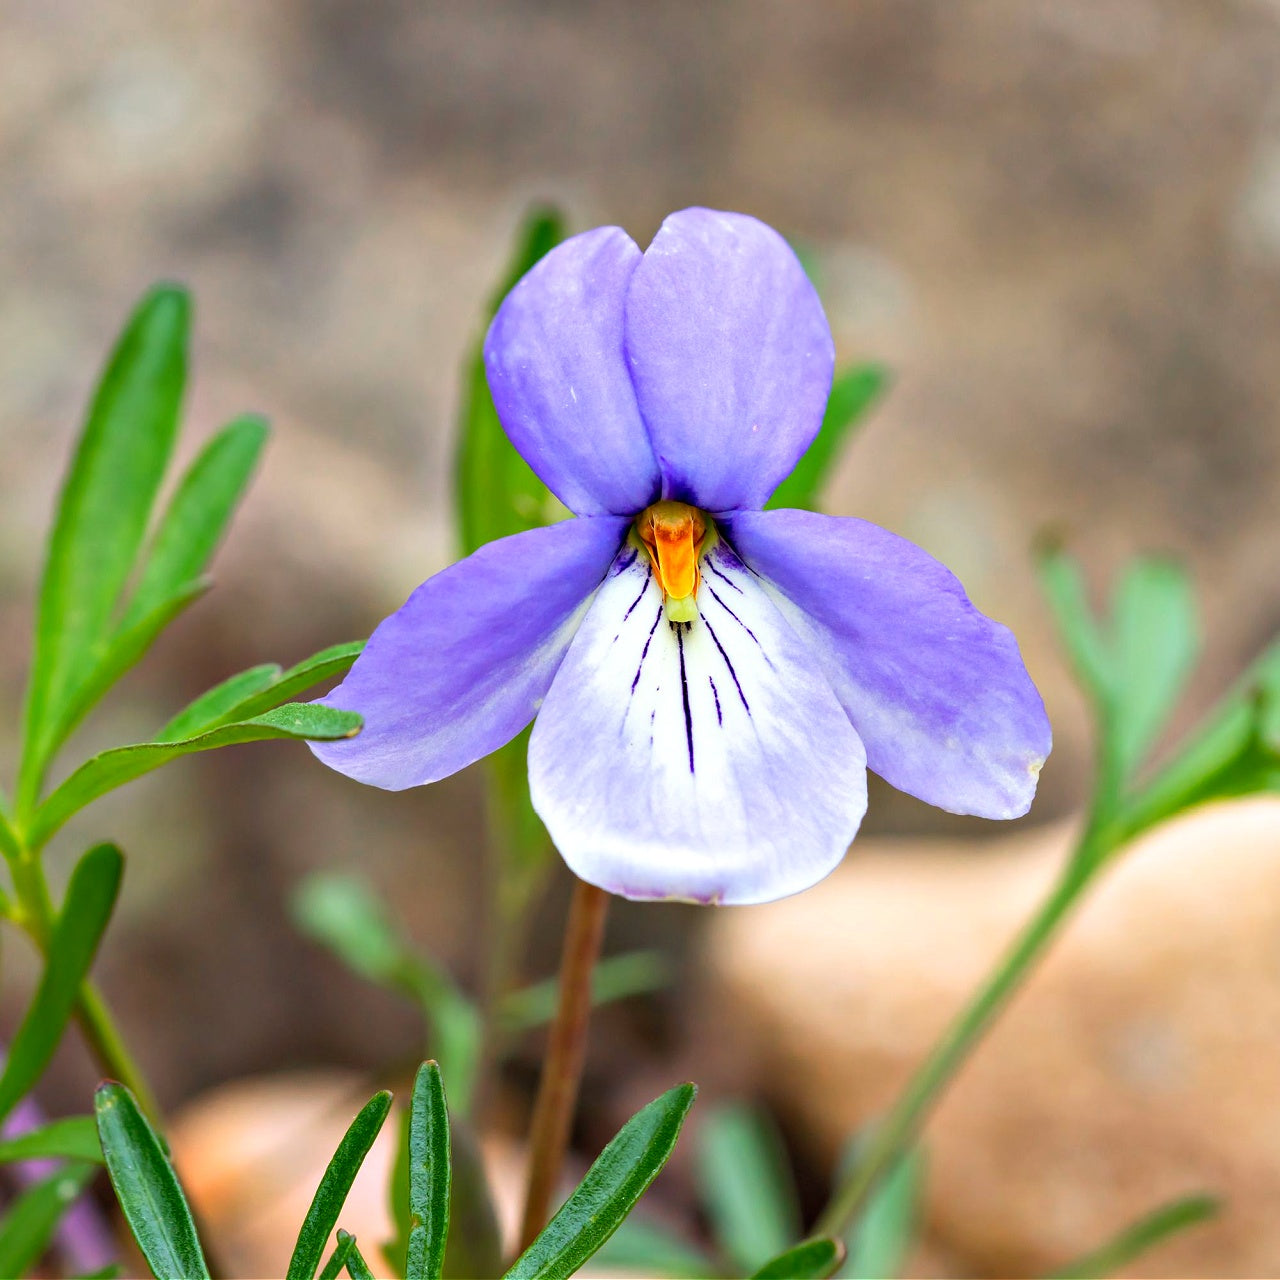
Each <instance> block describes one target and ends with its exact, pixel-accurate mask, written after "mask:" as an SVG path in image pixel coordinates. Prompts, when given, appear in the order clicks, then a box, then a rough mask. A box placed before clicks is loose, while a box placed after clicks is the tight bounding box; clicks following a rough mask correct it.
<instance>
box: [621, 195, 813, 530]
mask: <svg viewBox="0 0 1280 1280" xmlns="http://www.w3.org/2000/svg"><path fill="white" fill-rule="evenodd" d="M626 348H627V360H628V365H629V367H630V370H631V377H632V380H633V382H634V383H635V389H636V397H637V399H638V400H639V403H640V413H641V415H642V416H643V418H644V421H645V425H646V426H647V427H648V429H649V439H650V440H651V441H652V444H653V451H654V453H655V454H656V455H657V459H658V466H659V468H660V469H661V471H662V496H663V497H664V498H675V499H678V500H679V501H682V502H690V503H692V504H693V505H694V506H698V507H702V508H704V509H705V510H708V511H716V512H722V511H730V510H737V509H739V508H755V507H760V506H763V504H764V502H765V500H766V499H767V498H768V496H769V495H770V494H771V493H772V492H773V491H774V489H776V488H777V487H778V484H779V482H780V481H781V480H782V479H783V478H784V477H785V476H786V475H787V474H788V473H789V472H790V471H791V469H792V467H794V466H795V463H796V461H797V460H798V459H799V457H800V455H801V454H802V453H804V451H805V450H806V449H807V448H808V447H809V444H810V442H811V441H812V440H813V437H814V436H815V435H816V434H817V431H818V428H819V426H820V425H821V423H822V414H823V410H824V408H825V407H826V402H827V395H828V393H829V391H830V390H831V371H832V367H833V364H834V361H835V349H834V346H833V344H832V340H831V330H830V328H829V327H828V325H827V319H826V316H825V315H824V314H823V311H822V304H821V303H820V302H819V301H818V295H817V293H816V292H815V291H814V288H813V285H812V284H810V283H809V279H808V277H807V276H806V275H805V273H804V268H803V267H802V266H801V265H800V262H799V260H798V259H797V258H796V255H795V254H794V253H793V252H792V251H791V249H790V247H789V246H788V245H787V242H786V241H785V240H783V238H782V237H781V236H780V235H779V234H778V233H777V232H776V231H774V230H772V229H771V228H770V227H767V226H765V225H764V223H762V222H759V221H757V220H756V219H755V218H750V217H747V216H745V215H743V214H738V213H717V212H714V211H713V210H710V209H685V210H684V211H683V212H681V213H673V214H672V215H671V216H670V217H669V218H668V219H667V220H666V221H665V222H664V223H663V224H662V228H661V230H659V232H658V234H657V235H656V236H655V237H654V240H653V243H652V244H651V245H650V246H649V248H648V249H647V250H646V252H645V255H644V261H643V262H641V264H640V266H639V267H638V268H637V269H636V272H635V275H634V276H633V277H632V280H631V291H630V294H629V295H628V297H627V306H626Z"/></svg>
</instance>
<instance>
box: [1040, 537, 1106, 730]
mask: <svg viewBox="0 0 1280 1280" xmlns="http://www.w3.org/2000/svg"><path fill="white" fill-rule="evenodd" d="M1036 561H1037V567H1038V568H1039V571H1040V585H1041V588H1042V589H1043V591H1044V593H1045V597H1046V598H1047V599H1048V601H1049V608H1050V609H1051V611H1052V613H1053V617H1054V621H1055V622H1056V623H1057V627H1058V635H1059V638H1060V639H1061V641H1062V644H1063V647H1064V648H1065V649H1066V651H1067V654H1068V656H1069V657H1070V658H1071V662H1072V665H1073V666H1074V668H1075V672H1076V677H1077V679H1078V680H1079V681H1080V683H1081V684H1082V685H1083V686H1084V688H1085V690H1086V691H1087V692H1088V693H1089V694H1090V695H1091V696H1092V697H1093V699H1094V701H1095V703H1096V704H1098V705H1099V706H1106V705H1109V703H1110V701H1111V697H1112V693H1113V690H1114V686H1115V674H1114V670H1113V662H1112V655H1111V654H1110V652H1109V651H1108V645H1107V641H1106V639H1105V638H1104V636H1103V634H1102V631H1101V629H1100V628H1099V626H1098V620H1097V616H1096V614H1095V613H1094V611H1093V609H1092V608H1091V607H1090V605H1089V596H1088V592H1087V591H1086V589H1085V582H1084V574H1083V573H1082V572H1081V569H1080V563H1079V561H1077V560H1076V559H1075V557H1074V556H1072V555H1070V554H1068V552H1067V551H1065V550H1064V549H1063V548H1062V546H1061V545H1060V544H1059V543H1058V542H1056V541H1054V540H1052V539H1048V538H1046V539H1044V540H1042V542H1041V545H1040V546H1039V548H1038V550H1037V556H1036Z"/></svg>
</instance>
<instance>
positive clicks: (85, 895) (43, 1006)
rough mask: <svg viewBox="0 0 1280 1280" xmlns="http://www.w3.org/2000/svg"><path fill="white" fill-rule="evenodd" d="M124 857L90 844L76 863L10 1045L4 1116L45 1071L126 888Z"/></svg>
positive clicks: (0, 1089)
mask: <svg viewBox="0 0 1280 1280" xmlns="http://www.w3.org/2000/svg"><path fill="white" fill-rule="evenodd" d="M123 871H124V857H123V855H122V854H121V852H120V850H119V849H117V848H116V846H115V845H113V844H100V845H96V846H95V847H94V848H92V849H90V850H89V851H88V853H86V854H85V855H84V857H82V858H81V859H80V861H79V862H78V863H77V864H76V867H75V870H74V871H73V872H72V873H71V879H70V881H69V882H68V884H67V894H66V898H65V900H64V902H63V905H62V910H61V912H59V914H58V918H57V920H56V922H55V923H54V926H53V931H52V933H51V934H50V936H49V940H48V946H47V948H46V955H47V958H46V960H45V968H44V974H43V975H42V976H41V979H40V985H39V986H38V987H37V988H36V993H35V996H34V997H33V998H32V1001H31V1006H30V1008H29V1009H28V1010H27V1013H26V1016H25V1017H24V1018H23V1019H22V1025H21V1026H20V1027H19V1028H18V1032H17V1034H16V1035H15V1036H14V1038H13V1044H12V1045H11V1046H10V1048H9V1057H8V1060H7V1061H6V1062H5V1067H4V1075H3V1076H0V1119H3V1117H5V1116H7V1115H8V1114H9V1112H10V1111H12V1110H13V1108H14V1107H15V1106H16V1105H17V1104H18V1103H19V1102H20V1101H21V1100H22V1099H23V1098H24V1097H26V1095H27V1094H28V1093H29V1092H30V1091H31V1089H32V1087H33V1086H34V1085H35V1083H36V1081H37V1080H38V1079H39V1078H40V1076H41V1075H42V1074H43V1073H44V1069H45V1067H47V1066H48V1064H49V1060H50V1058H52V1057H53V1053H54V1050H55V1049H57V1047H58V1042H59V1041H60V1040H61V1039H62V1033H63V1031H64V1029H65V1028H66V1025H67V1021H68V1019H69V1018H70V1017H71V1013H72V1010H73V1009H74V1008H75V1006H76V1001H77V1000H78V998H79V995H80V988H81V985H82V984H83V982H84V980H85V978H86V977H87V975H88V973H89V969H90V967H91V966H92V965H93V958H94V956H95V955H96V954H97V951H98V944H99V943H100V942H101V940H102V934H103V931H104V930H105V929H106V927H107V921H108V920H110V918H111V912H112V910H113V908H114V907H115V903H116V896H117V894H118V893H119V892H120V879H121V876H122V874H123Z"/></svg>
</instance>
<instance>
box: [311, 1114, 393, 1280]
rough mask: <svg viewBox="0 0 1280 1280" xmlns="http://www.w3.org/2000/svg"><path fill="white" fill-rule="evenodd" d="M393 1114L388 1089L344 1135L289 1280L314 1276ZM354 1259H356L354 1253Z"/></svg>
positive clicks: (314, 1202) (317, 1197) (316, 1198)
mask: <svg viewBox="0 0 1280 1280" xmlns="http://www.w3.org/2000/svg"><path fill="white" fill-rule="evenodd" d="M390 1110H391V1095H390V1094H389V1093H388V1092H387V1091H386V1090H385V1089H384V1090H383V1091H382V1092H381V1093H375V1094H374V1095H373V1097H372V1098H370V1099H369V1101H368V1102H366V1103H365V1104H364V1106H363V1107H362V1108H361V1110H360V1113H359V1114H358V1115H357V1116H356V1118H355V1119H354V1120H353V1121H352V1122H351V1125H350V1127H349V1128H348V1129H347V1131H346V1133H345V1134H343V1136H342V1141H341V1142H340V1143H338V1149H337V1151H335V1152H334V1153H333V1159H331V1160H330V1161H329V1167H328V1168H327V1169H326V1170H325V1171H324V1176H323V1177H322V1178H321V1179H320V1185H319V1186H318V1187H317V1188H316V1194H315V1196H314V1197H313V1198H312V1201H311V1208H309V1209H308V1210H307V1216H306V1219H305V1220H304V1221H303V1224H302V1230H301V1231H299V1232H298V1241H297V1244H295V1245H294V1248H293V1257H292V1258H290V1260H289V1270H288V1272H287V1277H288V1280H311V1278H312V1277H313V1276H314V1275H315V1273H316V1268H317V1267H318V1266H319V1265H320V1259H321V1257H322V1255H323V1254H324V1246H325V1243H326V1242H327V1241H328V1239H329V1234H330V1232H332V1231H333V1228H334V1226H335V1225H336V1223H337V1221H338V1214H340V1213H341V1212H342V1206H343V1205H344V1204H345V1203H346V1201H347V1192H348V1191H350V1190H351V1184H352V1183H353V1182H354V1181H355V1177H356V1174H357V1173H359V1172H360V1166H361V1165H362V1164H363V1163H364V1158H365V1156H367V1155H368V1154H369V1148H370V1147H372V1146H373V1140H374V1139H375V1138H376V1137H377V1136H378V1130H380V1129H381V1128H382V1123H383V1121H384V1120H386V1118H387V1112H388V1111H390ZM351 1256H352V1257H354V1256H355V1251H354V1249H353V1251H352V1255H351ZM347 1269H348V1271H350V1270H351V1260H350V1259H348V1261H347ZM352 1274H353V1275H354V1274H355V1273H354V1272H352Z"/></svg>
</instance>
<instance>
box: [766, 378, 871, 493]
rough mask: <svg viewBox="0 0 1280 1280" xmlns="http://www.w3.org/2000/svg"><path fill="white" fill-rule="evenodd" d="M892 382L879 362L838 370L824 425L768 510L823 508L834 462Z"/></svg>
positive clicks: (784, 481)
mask: <svg viewBox="0 0 1280 1280" xmlns="http://www.w3.org/2000/svg"><path fill="white" fill-rule="evenodd" d="M888 383H889V374H888V370H886V369H885V368H884V366H883V365H878V364H858V365H853V366H852V367H851V368H848V369H843V370H841V371H840V372H839V373H837V374H836V376H835V379H834V381H833V382H832V384H831V395H830V396H829V397H828V399H827V411H826V413H825V414H824V415H823V418H822V426H821V427H820V428H819V430H818V434H817V436H816V437H815V438H814V441H813V443H812V444H811V445H810V446H809V448H808V450H807V451H806V452H805V453H804V455H803V456H802V457H801V459H800V461H799V462H797V463H796V465H795V469H794V470H793V471H792V472H791V474H790V475H789V476H787V478H786V479H785V480H783V482H782V483H781V484H780V485H779V486H778V487H777V488H776V489H775V490H774V491H773V496H772V497H771V498H770V499H769V501H768V502H766V503H765V504H764V505H765V510H766V511H768V510H770V509H772V508H774V507H799V508H803V509H805V510H808V511H818V510H820V509H821V503H820V499H821V496H822V491H823V489H824V488H825V487H826V483H827V480H828V478H829V477H830V475H831V471H832V469H833V468H834V467H835V464H836V463H837V462H839V460H840V455H841V453H842V452H843V451H844V447H845V445H846V444H847V443H848V441H849V440H850V439H851V438H852V437H851V434H850V433H851V430H852V428H853V427H854V426H856V425H858V424H860V423H861V421H862V419H863V418H864V417H865V416H866V413H867V410H868V409H870V408H871V406H872V405H873V404H874V403H875V402H876V401H877V400H879V399H880V397H881V395H883V394H884V390H885V388H886V386H888Z"/></svg>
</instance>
